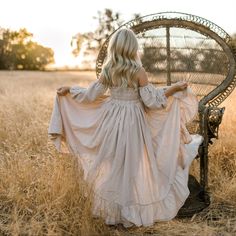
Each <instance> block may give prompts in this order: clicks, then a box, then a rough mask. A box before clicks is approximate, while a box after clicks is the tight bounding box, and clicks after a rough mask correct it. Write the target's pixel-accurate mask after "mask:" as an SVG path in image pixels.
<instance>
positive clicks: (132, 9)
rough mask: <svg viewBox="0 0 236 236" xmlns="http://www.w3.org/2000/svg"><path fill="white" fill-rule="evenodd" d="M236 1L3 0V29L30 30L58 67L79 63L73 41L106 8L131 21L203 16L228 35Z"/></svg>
mask: <svg viewBox="0 0 236 236" xmlns="http://www.w3.org/2000/svg"><path fill="white" fill-rule="evenodd" d="M235 5H236V2H235V0H224V1H216V0H196V1H190V0H176V1H174V0H163V1H159V0H0V6H1V11H0V27H2V28H10V29H12V30H19V29H20V28H27V30H28V31H29V32H31V33H33V35H34V37H33V40H34V41H37V42H38V43H40V44H42V45H43V46H46V47H50V48H52V49H53V50H54V53H55V54H54V56H55V66H57V67H60V66H74V65H77V64H78V63H79V61H78V59H75V58H74V56H73V55H72V53H71V51H72V48H71V46H70V41H71V38H72V36H73V35H75V34H77V33H78V32H81V33H83V32H88V31H93V30H94V29H95V28H96V25H97V22H96V20H95V19H93V17H94V16H97V12H98V11H103V10H104V9H105V8H109V9H112V10H113V11H114V12H119V13H120V14H121V18H122V19H124V20H125V22H126V21H129V20H132V18H133V15H134V14H135V13H139V14H141V16H145V15H148V14H153V13H158V12H165V11H178V12H183V13H189V14H194V15H198V16H201V17H203V18H205V19H207V20H210V21H212V22H214V23H215V24H217V25H219V26H220V27H221V28H223V29H224V30H225V31H226V32H227V33H229V34H233V33H236V11H235V7H234V6H235Z"/></svg>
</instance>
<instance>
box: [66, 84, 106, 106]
mask: <svg viewBox="0 0 236 236" xmlns="http://www.w3.org/2000/svg"><path fill="white" fill-rule="evenodd" d="M106 90H107V89H106V87H105V85H103V84H102V83H100V82H99V81H98V80H96V81H94V82H92V83H91V84H90V85H89V86H88V88H83V87H80V86H73V87H71V88H70V94H71V96H72V98H73V99H75V100H76V101H77V102H79V103H90V102H93V101H95V100H96V99H97V98H98V97H100V96H102V95H103V94H104V93H105V92H106Z"/></svg>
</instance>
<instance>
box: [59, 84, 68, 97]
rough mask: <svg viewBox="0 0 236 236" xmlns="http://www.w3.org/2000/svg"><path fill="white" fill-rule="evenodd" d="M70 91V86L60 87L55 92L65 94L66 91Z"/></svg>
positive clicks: (60, 94)
mask: <svg viewBox="0 0 236 236" xmlns="http://www.w3.org/2000/svg"><path fill="white" fill-rule="evenodd" d="M69 92H70V87H67V86H66V87H61V88H58V89H57V94H58V95H59V96H65V95H66V94H67V93H69Z"/></svg>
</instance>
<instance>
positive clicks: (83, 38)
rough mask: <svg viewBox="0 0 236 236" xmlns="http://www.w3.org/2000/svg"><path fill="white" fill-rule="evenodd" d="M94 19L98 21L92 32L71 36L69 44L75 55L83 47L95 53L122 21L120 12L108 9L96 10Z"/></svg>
mask: <svg viewBox="0 0 236 236" xmlns="http://www.w3.org/2000/svg"><path fill="white" fill-rule="evenodd" d="M94 19H96V20H97V21H98V27H97V29H96V30H95V31H94V32H87V33H84V34H81V33H78V34H76V35H75V36H73V37H72V41H71V46H72V47H74V49H73V51H72V53H73V54H74V55H75V56H78V55H79V53H80V52H81V50H82V48H84V49H85V50H84V51H86V50H87V51H91V52H93V53H94V54H96V52H98V50H99V49H100V48H101V46H102V44H103V43H104V41H105V40H106V38H107V37H108V36H109V35H110V34H111V33H112V32H113V31H115V29H117V28H118V27H119V26H120V25H121V24H122V23H123V21H122V20H121V19H120V14H119V13H118V12H113V11H112V10H110V9H105V10H104V11H103V12H101V11H98V16H96V17H94Z"/></svg>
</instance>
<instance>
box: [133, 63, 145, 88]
mask: <svg viewBox="0 0 236 236" xmlns="http://www.w3.org/2000/svg"><path fill="white" fill-rule="evenodd" d="M134 76H135V80H137V81H138V83H139V86H140V87H142V86H145V85H147V84H148V77H147V72H146V70H145V69H144V68H143V67H140V68H139V69H138V70H137V72H136V73H135V75H134Z"/></svg>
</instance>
